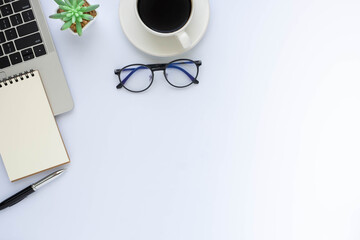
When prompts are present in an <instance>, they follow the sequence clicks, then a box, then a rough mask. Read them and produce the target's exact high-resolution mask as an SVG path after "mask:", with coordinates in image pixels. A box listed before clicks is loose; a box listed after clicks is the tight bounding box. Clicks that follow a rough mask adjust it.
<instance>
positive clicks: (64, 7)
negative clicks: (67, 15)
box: [59, 5, 72, 11]
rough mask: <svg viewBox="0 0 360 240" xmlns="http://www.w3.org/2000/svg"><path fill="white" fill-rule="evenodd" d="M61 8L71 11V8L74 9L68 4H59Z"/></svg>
mask: <svg viewBox="0 0 360 240" xmlns="http://www.w3.org/2000/svg"><path fill="white" fill-rule="evenodd" d="M59 8H60V9H62V10H64V11H71V10H72V8H71V7H69V6H66V5H61V6H59Z"/></svg>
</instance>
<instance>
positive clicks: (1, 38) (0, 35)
mask: <svg viewBox="0 0 360 240" xmlns="http://www.w3.org/2000/svg"><path fill="white" fill-rule="evenodd" d="M5 41H6V40H5V35H4V33H3V32H0V43H4V42H5Z"/></svg>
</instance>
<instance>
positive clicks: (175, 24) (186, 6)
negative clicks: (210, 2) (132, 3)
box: [137, 0, 191, 33]
mask: <svg viewBox="0 0 360 240" xmlns="http://www.w3.org/2000/svg"><path fill="white" fill-rule="evenodd" d="M137 8H138V12H139V15H140V18H141V20H142V21H143V23H144V24H145V25H146V26H148V27H149V28H150V29H152V30H154V31H156V32H160V33H171V32H175V31H177V30H179V29H180V28H182V27H183V26H184V25H185V24H186V22H187V21H188V19H189V17H190V14H191V0H138V3H137Z"/></svg>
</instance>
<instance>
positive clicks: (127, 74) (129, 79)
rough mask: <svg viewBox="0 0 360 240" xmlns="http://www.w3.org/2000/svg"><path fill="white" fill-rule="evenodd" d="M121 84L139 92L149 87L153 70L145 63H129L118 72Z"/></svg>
mask: <svg viewBox="0 0 360 240" xmlns="http://www.w3.org/2000/svg"><path fill="white" fill-rule="evenodd" d="M120 80H121V83H122V84H123V86H124V87H125V88H126V89H127V90H130V91H133V92H141V91H144V90H146V89H147V88H149V87H150V85H151V83H152V81H153V72H152V71H151V69H150V68H148V67H147V66H145V65H131V66H128V67H126V68H124V69H123V70H122V71H121V72H120Z"/></svg>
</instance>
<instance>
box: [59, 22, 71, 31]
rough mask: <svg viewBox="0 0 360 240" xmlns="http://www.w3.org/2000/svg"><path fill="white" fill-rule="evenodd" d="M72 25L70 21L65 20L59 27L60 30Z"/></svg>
mask: <svg viewBox="0 0 360 240" xmlns="http://www.w3.org/2000/svg"><path fill="white" fill-rule="evenodd" d="M71 25H72V22H71V21H67V22H65V23H64V25H63V26H62V27H61V30H66V29H68V28H69V27H70V26H71Z"/></svg>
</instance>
